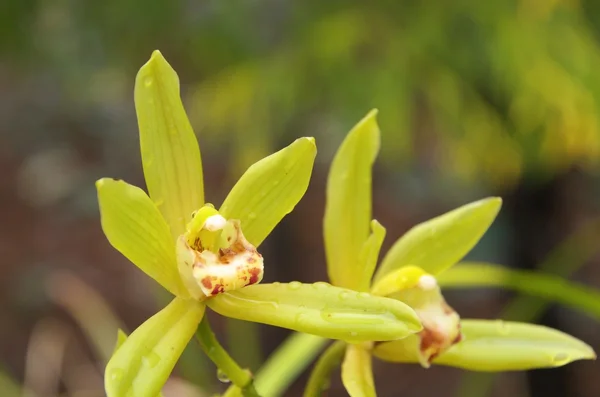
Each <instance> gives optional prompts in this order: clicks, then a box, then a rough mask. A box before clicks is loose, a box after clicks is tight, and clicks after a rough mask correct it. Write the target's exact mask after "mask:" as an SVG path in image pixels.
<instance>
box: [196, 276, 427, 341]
mask: <svg viewBox="0 0 600 397" xmlns="http://www.w3.org/2000/svg"><path fill="white" fill-rule="evenodd" d="M206 303H207V305H208V306H209V307H210V308H211V309H213V310H214V311H216V312H217V313H220V314H222V315H224V316H227V317H232V318H238V319H240V320H245V321H254V322H258V323H264V324H270V325H275V326H279V327H283V328H288V329H292V330H295V331H299V332H305V333H308V334H314V335H319V336H323V337H326V338H330V339H341V340H347V341H354V342H362V341H371V340H393V339H398V338H403V337H405V336H407V335H409V334H411V333H413V332H418V331H420V330H421V323H420V321H419V319H418V317H417V315H416V314H415V312H414V311H413V310H412V309H411V308H410V307H408V306H407V305H405V304H404V303H402V302H400V301H396V300H393V299H388V298H381V297H376V296H373V295H370V294H367V293H365V292H360V293H359V292H356V291H351V290H347V289H344V288H339V287H334V286H332V285H329V284H327V283H323V282H319V283H315V284H302V283H299V282H297V281H293V282H291V283H289V284H279V283H275V284H259V285H252V286H248V287H245V288H242V289H240V290H237V291H232V292H228V293H223V294H219V295H217V296H215V297H213V298H211V299H209V300H207V302H206Z"/></svg>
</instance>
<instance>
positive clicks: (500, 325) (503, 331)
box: [496, 320, 509, 335]
mask: <svg viewBox="0 0 600 397" xmlns="http://www.w3.org/2000/svg"><path fill="white" fill-rule="evenodd" d="M496 327H497V330H498V334H499V335H508V333H509V329H508V325H507V324H506V323H505V322H504V321H502V320H498V321H497V322H496Z"/></svg>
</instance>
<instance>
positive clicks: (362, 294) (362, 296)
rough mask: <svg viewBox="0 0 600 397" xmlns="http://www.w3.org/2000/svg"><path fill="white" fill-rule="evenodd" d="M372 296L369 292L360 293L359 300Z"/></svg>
mask: <svg viewBox="0 0 600 397" xmlns="http://www.w3.org/2000/svg"><path fill="white" fill-rule="evenodd" d="M370 296H371V295H369V293H368V292H359V293H358V297H359V298H361V299H364V298H369V297H370Z"/></svg>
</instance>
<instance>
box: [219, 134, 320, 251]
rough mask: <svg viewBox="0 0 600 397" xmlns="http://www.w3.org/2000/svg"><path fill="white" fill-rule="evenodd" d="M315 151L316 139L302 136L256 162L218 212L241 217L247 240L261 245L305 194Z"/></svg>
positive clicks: (256, 245)
mask: <svg viewBox="0 0 600 397" xmlns="http://www.w3.org/2000/svg"><path fill="white" fill-rule="evenodd" d="M316 153H317V147H316V146H315V140H314V138H300V139H296V140H295V141H294V142H293V143H292V144H291V145H289V146H287V147H286V148H284V149H282V150H280V151H278V152H277V153H274V154H272V155H270V156H268V157H265V158H264V159H262V160H260V161H259V162H257V163H254V164H253V165H252V166H250V168H248V170H247V171H246V172H245V173H244V175H242V177H241V178H240V180H239V181H238V182H237V183H236V184H235V186H234V187H233V189H231V192H229V195H228V196H227V198H226V199H225V201H224V202H223V205H222V206H221V208H220V209H219V213H220V214H221V215H222V216H224V217H225V218H227V219H239V220H240V221H241V225H242V231H243V232H244V236H246V239H247V240H248V241H249V242H250V243H251V244H252V245H254V246H255V247H258V245H260V243H262V241H263V240H264V239H265V238H266V237H267V236H268V235H269V233H271V231H272V230H273V229H274V228H275V226H277V224H278V223H279V222H280V221H281V220H282V219H283V217H284V216H286V215H287V214H289V213H290V212H291V211H292V210H293V209H294V207H295V206H296V204H298V202H299V201H300V199H301V198H302V196H304V193H305V192H306V189H307V188H308V183H309V181H310V176H311V174H312V168H313V163H314V161H315V156H316Z"/></svg>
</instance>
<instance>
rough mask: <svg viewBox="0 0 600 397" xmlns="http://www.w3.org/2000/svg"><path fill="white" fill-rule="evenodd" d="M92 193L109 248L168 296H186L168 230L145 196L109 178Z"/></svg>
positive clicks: (126, 184) (128, 185)
mask: <svg viewBox="0 0 600 397" xmlns="http://www.w3.org/2000/svg"><path fill="white" fill-rule="evenodd" d="M96 189H97V190H98V202H99V204H100V217H101V222H102V229H103V230H104V234H105V235H106V238H107V239H108V241H109V242H110V243H111V244H112V246H113V247H115V248H116V249H117V250H118V251H119V252H121V253H122V254H123V255H124V256H125V257H126V258H127V259H129V260H130V261H131V262H133V264H134V265H136V266H137V267H139V268H140V269H141V270H142V271H143V272H144V273H146V274H147V275H149V276H150V277H152V278H153V279H154V280H156V281H157V282H158V283H159V284H160V285H162V286H163V287H164V288H165V289H167V290H169V291H170V292H171V293H172V294H174V295H178V294H179V295H181V296H187V295H188V292H187V290H186V289H185V287H184V286H183V284H182V283H181V278H180V277H179V272H178V270H177V262H176V259H175V245H174V242H173V240H172V239H171V235H170V233H169V227H168V226H167V224H166V223H165V220H164V219H163V217H162V216H161V214H160V212H159V210H158V209H157V208H156V206H155V205H154V203H152V200H150V198H149V197H148V195H146V193H145V192H144V191H143V190H142V189H140V188H138V187H136V186H133V185H130V184H128V183H126V182H124V181H117V180H114V179H110V178H103V179H100V180H98V181H97V182H96Z"/></svg>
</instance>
